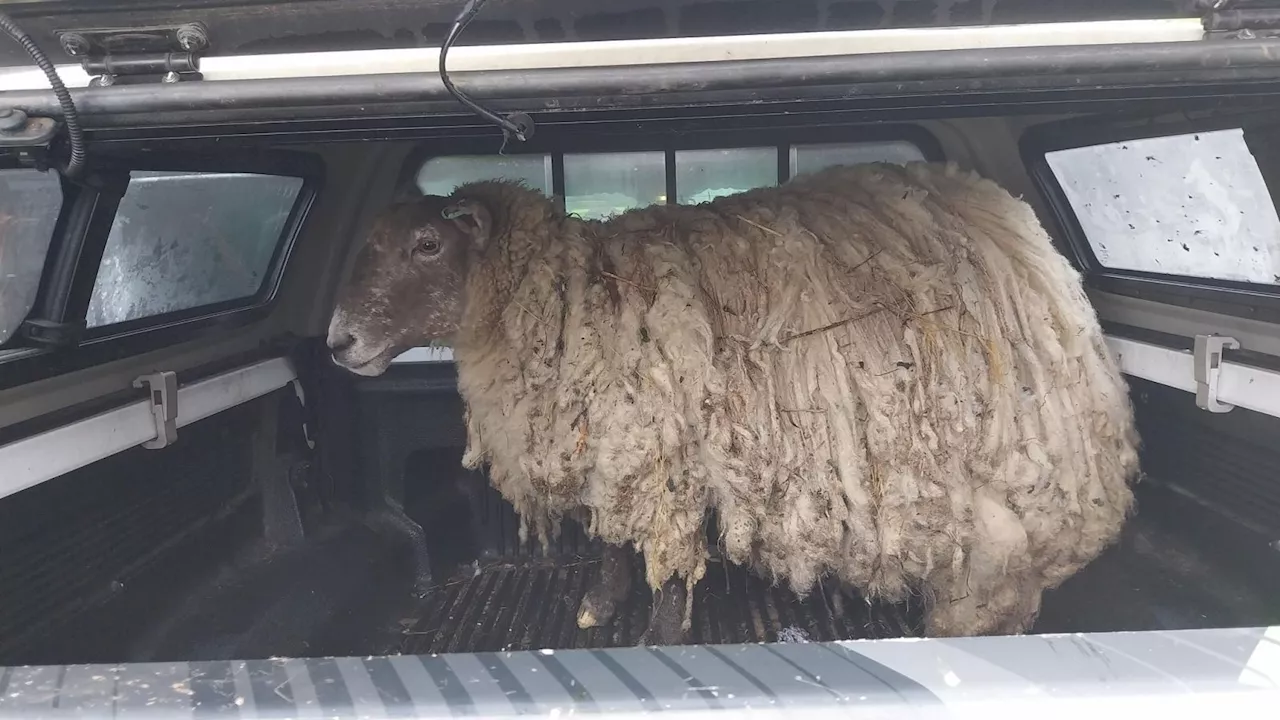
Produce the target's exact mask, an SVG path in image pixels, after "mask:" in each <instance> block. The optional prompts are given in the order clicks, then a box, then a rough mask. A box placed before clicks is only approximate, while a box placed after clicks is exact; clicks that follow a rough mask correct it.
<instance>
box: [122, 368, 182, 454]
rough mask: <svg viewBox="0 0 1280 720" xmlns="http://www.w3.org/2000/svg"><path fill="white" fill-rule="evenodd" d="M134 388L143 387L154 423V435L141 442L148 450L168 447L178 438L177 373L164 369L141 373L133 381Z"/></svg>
mask: <svg viewBox="0 0 1280 720" xmlns="http://www.w3.org/2000/svg"><path fill="white" fill-rule="evenodd" d="M133 386H134V387H136V388H141V387H145V388H147V390H148V391H149V393H148V394H149V400H150V401H151V417H152V419H154V420H155V423H156V437H155V439H154V440H148V441H146V442H144V443H142V447H144V448H146V449H148V450H159V449H160V448H162V447H168V446H169V445H172V444H173V443H174V442H176V441H177V440H178V375H177V373H174V372H173V371H165V372H158V373H152V374H150V375H143V376H142V377H140V378H138V379H137V380H134V381H133Z"/></svg>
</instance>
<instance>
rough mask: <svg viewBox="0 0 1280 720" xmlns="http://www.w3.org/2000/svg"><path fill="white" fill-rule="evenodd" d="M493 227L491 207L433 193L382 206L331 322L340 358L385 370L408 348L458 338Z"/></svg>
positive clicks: (363, 371) (357, 369) (363, 368)
mask: <svg viewBox="0 0 1280 720" xmlns="http://www.w3.org/2000/svg"><path fill="white" fill-rule="evenodd" d="M490 226H491V221H490V215H489V212H488V210H486V209H485V207H484V206H483V205H482V204H480V203H478V202H475V201H470V200H461V201H458V200H450V199H448V198H442V197H437V196H426V197H421V198H417V199H415V200H413V201H412V202H407V203H400V204H396V205H392V206H390V207H388V208H387V209H385V210H383V211H382V212H381V213H380V214H379V215H378V217H377V218H376V219H375V220H374V223H373V227H372V228H371V229H370V230H369V234H368V236H367V237H366V238H365V241H364V246H363V247H362V248H361V249H360V252H359V254H358V255H357V256H356V261H355V265H354V266H353V267H352V268H351V275H350V276H349V277H348V278H347V281H346V283H345V284H344V285H343V286H342V288H341V289H340V290H339V292H338V304H337V307H336V308H334V311H333V318H332V319H331V320H330V322H329V348H330V350H332V352H333V360H334V362H336V363H337V364H339V365H341V366H342V367H345V368H347V369H348V370H350V371H351V372H354V373H356V374H358V375H380V374H382V373H383V371H385V370H386V369H387V366H388V365H390V364H391V360H392V359H393V358H394V357H395V356H396V355H399V354H400V353H401V352H403V351H405V350H407V349H408V348H411V347H416V346H419V345H424V344H426V343H427V342H429V341H431V340H435V339H438V338H446V337H449V336H450V335H452V334H453V333H454V331H456V330H457V328H458V323H459V322H460V321H461V319H462V309H463V292H464V285H465V279H466V276H467V268H468V266H469V265H470V257H471V254H472V253H473V252H474V251H476V250H478V249H479V248H480V247H482V246H483V243H484V242H485V241H486V240H487V239H488V237H489V229H490Z"/></svg>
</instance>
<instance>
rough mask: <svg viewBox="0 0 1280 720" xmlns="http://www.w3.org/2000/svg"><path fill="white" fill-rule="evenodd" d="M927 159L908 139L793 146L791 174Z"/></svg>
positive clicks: (905, 162)
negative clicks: (838, 167) (833, 166)
mask: <svg viewBox="0 0 1280 720" xmlns="http://www.w3.org/2000/svg"><path fill="white" fill-rule="evenodd" d="M924 159H925V156H924V153H922V152H920V148H918V147H916V146H915V145H914V144H913V143H909V142H907V141H905V140H889V141H884V142H862V143H828V144H821V145H793V146H791V174H792V175H793V176H794V175H800V174H801V173H811V172H815V171H817V170H821V169H823V168H825V167H831V166H832V165H860V164H862V163H873V162H888V163H895V164H898V165H905V164H907V163H909V162H919V161H922V160H924Z"/></svg>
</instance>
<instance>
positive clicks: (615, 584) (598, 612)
mask: <svg viewBox="0 0 1280 720" xmlns="http://www.w3.org/2000/svg"><path fill="white" fill-rule="evenodd" d="M630 561H631V558H630V553H629V552H628V551H627V549H626V548H621V547H618V546H616V545H606V546H605V549H604V558H603V559H602V560H601V562H600V575H599V576H598V577H596V581H595V583H594V584H593V585H592V586H591V588H590V589H588V590H587V594H586V596H585V597H583V598H582V606H581V607H580V608H579V609H578V627H580V628H582V629H584V630H585V629H587V628H593V627H600V626H601V625H605V624H607V623H608V622H609V621H610V620H612V619H613V613H614V611H615V610H616V609H617V607H618V603H620V602H622V601H623V599H625V598H626V596H627V593H628V592H630V591H631V562H630Z"/></svg>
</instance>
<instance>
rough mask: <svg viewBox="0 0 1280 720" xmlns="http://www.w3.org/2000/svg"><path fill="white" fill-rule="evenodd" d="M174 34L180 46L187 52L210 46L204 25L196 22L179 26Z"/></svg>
mask: <svg viewBox="0 0 1280 720" xmlns="http://www.w3.org/2000/svg"><path fill="white" fill-rule="evenodd" d="M174 36H175V37H176V38H177V40H178V47H180V48H182V49H183V50H186V51H187V52H197V51H200V50H204V49H205V48H207V47H209V36H208V35H207V34H206V33H205V31H204V28H203V27H202V26H200V25H196V24H194V23H189V24H187V25H181V26H179V27H178V29H177V31H175V33H174Z"/></svg>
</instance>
